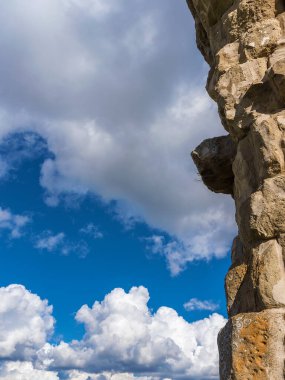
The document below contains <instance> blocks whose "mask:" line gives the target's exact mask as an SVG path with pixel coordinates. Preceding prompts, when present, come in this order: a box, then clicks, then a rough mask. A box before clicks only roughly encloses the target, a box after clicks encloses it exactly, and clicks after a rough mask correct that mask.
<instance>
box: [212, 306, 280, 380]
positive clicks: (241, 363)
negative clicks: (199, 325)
mask: <svg viewBox="0 0 285 380" xmlns="http://www.w3.org/2000/svg"><path fill="white" fill-rule="evenodd" d="M284 315H285V309H273V310H264V311H262V312H259V313H244V314H238V315H236V316H234V317H232V318H231V319H230V320H229V321H228V323H227V325H226V326H225V327H224V328H223V329H222V330H221V332H220V334H219V337H218V342H219V352H220V379H221V380H279V379H280V380H281V379H284V368H283V367H284V359H285V352H284V337H285V324H284Z"/></svg>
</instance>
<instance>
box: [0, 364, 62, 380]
mask: <svg viewBox="0 0 285 380" xmlns="http://www.w3.org/2000/svg"><path fill="white" fill-rule="evenodd" d="M0 379H1V380H59V377H58V376H57V374H56V372H48V371H42V370H38V369H35V368H34V367H33V364H32V363H31V362H19V361H14V362H13V361H7V362H0Z"/></svg>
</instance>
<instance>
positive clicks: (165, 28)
mask: <svg viewBox="0 0 285 380" xmlns="http://www.w3.org/2000/svg"><path fill="white" fill-rule="evenodd" d="M1 7H2V12H1V14H2V15H1V16H0V18H1V22H0V48H1V49H2V54H1V58H0V61H1V62H0V65H1V68H2V70H1V72H0V80H1V83H2V85H1V87H2V88H1V92H0V189H1V203H0V236H1V241H0V248H1V253H2V264H1V266H0V278H1V284H0V285H1V287H0V299H1V303H2V304H3V305H4V306H3V309H2V310H1V309H0V322H1V323H0V324H1V325H2V327H0V379H10V380H18V379H29V380H31V379H34V378H35V379H38V378H39V377H40V378H43V379H47V380H54V379H56V380H58V379H68V380H110V379H112V380H132V379H141V380H163V379H165V380H169V379H172V380H176V379H197V380H199V379H210V378H217V377H218V363H217V359H218V354H217V348H216V336H217V333H218V331H219V329H220V328H221V327H222V326H223V324H224V323H225V318H226V311H225V300H224V298H225V296H224V289H223V281H224V280H223V279H224V275H225V273H226V271H227V269H228V267H229V265H230V260H229V249H230V245H231V240H232V239H233V237H234V236H235V233H236V231H235V230H236V228H235V223H234V213H233V204H232V201H231V199H229V197H226V196H220V195H215V194H211V193H210V192H208V190H207V189H206V188H204V186H203V184H202V183H201V181H200V179H199V176H198V175H197V171H196V169H195V167H194V165H193V163H192V162H191V159H190V155H189V153H190V151H191V149H193V148H194V147H195V146H196V145H197V144H198V143H199V142H200V141H202V140H203V139H204V138H207V137H211V136H215V135H221V134H224V131H223V130H222V128H221V126H220V123H219V121H218V117H217V111H216V106H215V105H214V104H213V103H212V102H211V101H210V100H209V98H208V96H207V94H206V93H205V90H204V82H205V80H206V75H207V70H208V67H207V65H206V64H205V63H204V62H203V60H202V58H201V56H200V53H199V52H198V51H197V49H196V46H195V33H194V25H193V20H192V17H191V14H190V13H189V11H188V9H187V6H186V4H185V1H184V0H181V1H180V0H179V1H176V2H175V3H174V2H173V1H172V0H156V1H154V2H148V3H146V2H145V1H142V0H118V1H116V4H111V3H109V2H106V1H104V2H103V1H101V0H86V1H83V0H56V1H55V0H41V1H36V0H28V1H27V2H26V3H25V4H23V2H22V1H20V0H11V1H9V3H6V4H3V5H2V6H1ZM95 301H97V303H95V304H94V302H95ZM93 304H94V306H93V308H92V305H93ZM84 305H85V306H84ZM11 321H12V322H13V323H11ZM1 351H2V352H1Z"/></svg>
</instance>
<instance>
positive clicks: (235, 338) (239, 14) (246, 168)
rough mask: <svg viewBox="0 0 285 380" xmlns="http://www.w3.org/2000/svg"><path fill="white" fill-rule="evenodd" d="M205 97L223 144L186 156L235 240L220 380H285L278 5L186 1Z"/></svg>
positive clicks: (284, 65)
mask: <svg viewBox="0 0 285 380" xmlns="http://www.w3.org/2000/svg"><path fill="white" fill-rule="evenodd" d="M188 5H189V8H190V10H191V12H192V14H193V16H194V19H195V25H196V35H197V45H198V48H199V49H200V51H201V52H202V54H203V56H204V58H205V60H206V61H207V62H208V63H209V65H210V72H209V76H208V81H207V91H208V93H209V95H210V96H211V97H212V98H213V99H214V100H215V101H216V102H217V104H218V109H219V115H220V118H221V122H222V125H223V127H224V128H225V129H226V131H227V132H228V136H226V137H217V138H214V139H208V140H205V141H204V142H202V143H201V144H200V145H199V146H198V147H197V148H196V149H195V150H194V151H193V152H192V157H193V159H194V162H195V163H196V165H197V168H198V170H199V173H200V174H201V177H202V179H203V181H204V183H205V185H206V186H207V187H208V188H209V189H210V190H212V191H215V192H219V193H225V194H230V195H232V196H233V198H234V200H235V205H236V221H237V224H238V230H239V235H238V236H237V237H236V238H235V240H234V242H233V247H232V265H231V267H230V268H229V271H228V274H227V276H226V279H225V289H226V296H227V307H228V314H229V321H228V323H227V325H226V327H225V328H224V329H223V330H222V331H221V332H220V335H219V339H218V344H219V351H220V378H221V379H222V380H224V379H226V380H229V379H234V380H251V379H258V380H259V379H260V380H263V379H264V380H265V379H266V380H281V379H284V378H285V372H284V371H285V370H284V359H285V347H284V339H285V269H284V259H285V159H284V154H285V1H284V0H282V1H281V0H235V1H234V0H188Z"/></svg>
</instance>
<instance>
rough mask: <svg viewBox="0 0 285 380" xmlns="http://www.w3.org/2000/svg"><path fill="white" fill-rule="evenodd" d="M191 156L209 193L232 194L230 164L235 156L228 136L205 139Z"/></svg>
mask: <svg viewBox="0 0 285 380" xmlns="http://www.w3.org/2000/svg"><path fill="white" fill-rule="evenodd" d="M191 155H192V158H193V160H194V162H195V164H196V166H197V168H198V171H199V174H200V175H201V177H202V180H203V182H204V184H205V185H206V186H207V187H208V188H209V189H210V190H211V191H214V192H216V193H224V194H232V193H233V183H234V176H233V171H232V163H233V160H234V158H235V155H236V145H235V143H234V142H233V141H232V139H231V138H230V136H221V137H215V138H213V139H207V140H205V141H203V142H202V143H201V144H200V145H199V146H198V147H197V148H196V149H195V150H194V151H193V152H192V154H191Z"/></svg>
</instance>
